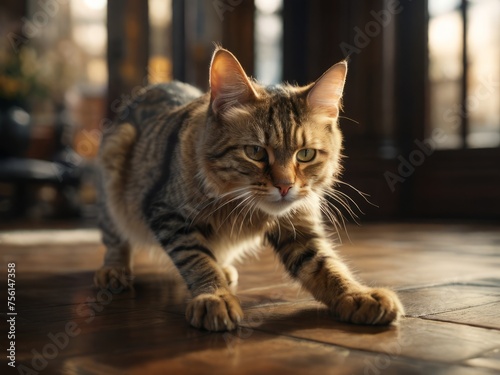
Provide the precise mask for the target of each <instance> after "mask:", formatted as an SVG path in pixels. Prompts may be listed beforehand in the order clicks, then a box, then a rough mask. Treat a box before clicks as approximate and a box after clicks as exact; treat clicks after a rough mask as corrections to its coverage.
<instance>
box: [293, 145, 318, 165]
mask: <svg viewBox="0 0 500 375" xmlns="http://www.w3.org/2000/svg"><path fill="white" fill-rule="evenodd" d="M315 157H316V150H314V149H312V148H304V149H302V150H300V151H299V152H297V160H298V161H300V162H301V163H308V162H310V161H313V160H314V158H315Z"/></svg>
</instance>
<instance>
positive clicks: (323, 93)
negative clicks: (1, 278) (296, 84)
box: [307, 61, 347, 117]
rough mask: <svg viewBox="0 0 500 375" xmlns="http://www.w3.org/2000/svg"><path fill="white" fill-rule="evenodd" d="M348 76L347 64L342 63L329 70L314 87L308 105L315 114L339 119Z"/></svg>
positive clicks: (310, 92) (308, 96)
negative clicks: (320, 113)
mask: <svg viewBox="0 0 500 375" xmlns="http://www.w3.org/2000/svg"><path fill="white" fill-rule="evenodd" d="M346 75H347V62H346V61H341V62H339V63H337V64H335V65H334V66H332V67H331V68H330V69H328V70H327V71H326V72H325V73H324V74H323V75H322V76H321V77H320V78H319V79H318V80H317V81H316V82H315V83H314V84H313V86H312V88H311V89H310V91H309V94H308V95H307V104H308V105H309V108H311V109H312V110H314V111H315V112H316V111H317V112H322V113H324V114H326V115H327V116H329V117H337V116H338V113H339V110H340V107H341V99H342V93H343V91H344V84H345V78H346Z"/></svg>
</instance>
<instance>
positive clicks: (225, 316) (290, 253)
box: [95, 48, 403, 331]
mask: <svg viewBox="0 0 500 375" xmlns="http://www.w3.org/2000/svg"><path fill="white" fill-rule="evenodd" d="M346 73H347V63H346V62H345V61H342V62H340V63H338V64H336V65H334V66H332V67H331V68H330V69H329V70H327V71H326V73H324V74H323V75H322V76H321V77H320V78H319V79H318V80H317V81H316V82H315V83H312V84H310V85H308V86H304V87H296V86H292V85H288V84H283V85H276V86H270V87H264V86H262V85H260V84H258V83H257V82H255V81H253V80H250V79H249V78H248V77H247V75H246V74H245V72H244V71H243V69H242V67H241V65H240V63H239V62H238V60H237V59H236V58H235V57H234V56H233V55H232V54H231V53H230V52H229V51H227V50H225V49H223V48H217V49H216V51H215V53H214V55H213V58H212V63H211V66H210V90H209V92H208V93H207V94H202V93H201V92H199V91H198V90H197V89H195V88H193V87H192V86H189V85H187V84H183V83H180V82H175V81H174V82H171V83H168V84H162V85H156V86H152V87H149V88H147V89H146V90H145V92H144V93H142V94H141V95H140V96H138V97H137V98H136V100H135V101H134V102H132V103H129V105H128V106H127V107H125V108H123V110H122V111H121V112H120V113H119V115H118V119H117V121H116V122H115V124H114V125H113V126H112V128H111V129H109V131H108V132H107V134H106V135H105V137H104V139H103V142H102V146H101V153H100V159H101V165H102V169H103V198H104V203H103V205H102V206H103V209H102V215H101V223H100V226H101V229H102V233H103V242H104V244H105V246H106V248H107V252H106V256H105V261H104V265H103V267H102V268H101V269H100V270H98V271H97V273H96V275H95V282H96V284H97V285H98V286H100V287H110V286H114V287H116V286H120V287H129V286H130V280H131V277H130V275H131V246H145V245H146V246H150V245H160V246H161V248H163V250H164V251H165V252H166V253H167V254H168V255H169V257H170V258H171V260H172V262H173V263H174V264H175V266H176V268H177V269H178V271H179V273H180V275H181V276H182V278H183V279H184V280H185V282H186V284H187V287H188V288H189V291H190V292H191V294H192V299H191V301H190V302H189V304H188V306H187V311H186V318H187V320H188V322H189V323H190V324H191V325H192V326H194V327H197V328H204V329H207V330H210V331H224V330H232V329H235V328H236V326H237V324H238V322H240V320H241V319H242V317H243V311H242V309H241V307H240V304H239V302H238V299H237V298H236V297H235V295H234V294H233V291H234V290H235V286H236V284H237V281H238V273H237V271H236V269H235V268H234V267H233V265H232V264H233V263H234V262H235V261H236V260H239V259H241V258H242V257H244V255H245V254H248V253H249V252H253V251H255V250H257V249H259V248H262V247H270V248H272V249H273V250H274V251H275V252H276V254H277V255H278V258H279V259H280V260H281V262H282V263H283V265H284V267H285V269H286V270H287V272H288V273H289V275H290V276H291V277H292V278H293V279H296V280H298V281H299V282H300V283H301V284H302V286H303V287H304V288H305V289H307V290H308V291H310V292H311V293H312V295H313V296H314V297H315V298H316V299H317V300H319V301H321V302H323V303H324V304H326V305H327V306H328V307H329V308H330V309H331V311H332V315H333V316H334V317H335V318H336V319H339V320H341V321H344V322H352V323H358V324H377V325H378V324H389V323H391V322H395V321H397V319H398V318H399V316H400V315H401V314H403V307H402V305H401V303H400V302H399V299H398V297H397V296H396V294H395V293H394V292H392V291H390V290H387V289H382V288H380V289H375V288H370V287H367V286H364V285H362V284H360V283H359V282H358V281H356V279H355V278H354V277H353V276H352V275H351V273H350V272H349V270H348V268H347V267H346V265H345V264H344V263H343V262H342V260H341V259H339V257H338V255H337V254H336V253H335V250H334V248H335V244H334V243H333V241H332V240H331V239H330V238H329V236H328V235H327V228H328V226H327V224H326V223H325V222H324V215H323V212H325V209H326V208H327V207H328V203H327V202H328V201H327V197H328V195H331V194H333V193H334V192H335V191H334V188H333V186H334V185H335V183H336V182H337V181H338V176H339V172H340V170H341V166H340V159H341V151H342V135H341V133H340V130H339V128H338V124H337V120H338V115H339V110H340V106H341V97H342V91H343V88H344V82H345V78H346Z"/></svg>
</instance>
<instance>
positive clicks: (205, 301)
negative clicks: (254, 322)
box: [186, 292, 243, 331]
mask: <svg viewBox="0 0 500 375" xmlns="http://www.w3.org/2000/svg"><path fill="white" fill-rule="evenodd" d="M186 318H187V320H188V322H189V323H190V324H191V325H192V326H193V327H196V328H204V329H206V330H208V331H231V330H233V329H235V328H236V326H237V324H238V323H239V322H240V321H241V319H242V318H243V311H242V310H241V306H240V303H239V301H238V299H237V298H236V297H235V296H234V295H232V294H230V293H228V292H224V293H217V294H209V293H206V294H200V295H199V296H196V297H195V298H193V300H192V301H191V302H190V303H189V304H188V307H187V310H186Z"/></svg>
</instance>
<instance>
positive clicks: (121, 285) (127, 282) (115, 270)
mask: <svg viewBox="0 0 500 375" xmlns="http://www.w3.org/2000/svg"><path fill="white" fill-rule="evenodd" d="M94 284H95V285H96V286H97V287H99V288H110V289H112V290H117V291H118V290H126V289H131V288H132V272H131V271H130V269H128V268H126V267H112V266H103V267H101V268H100V269H99V270H97V271H96V273H95V275H94Z"/></svg>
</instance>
